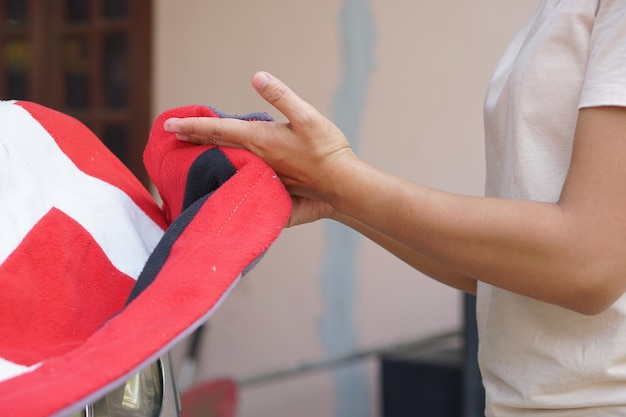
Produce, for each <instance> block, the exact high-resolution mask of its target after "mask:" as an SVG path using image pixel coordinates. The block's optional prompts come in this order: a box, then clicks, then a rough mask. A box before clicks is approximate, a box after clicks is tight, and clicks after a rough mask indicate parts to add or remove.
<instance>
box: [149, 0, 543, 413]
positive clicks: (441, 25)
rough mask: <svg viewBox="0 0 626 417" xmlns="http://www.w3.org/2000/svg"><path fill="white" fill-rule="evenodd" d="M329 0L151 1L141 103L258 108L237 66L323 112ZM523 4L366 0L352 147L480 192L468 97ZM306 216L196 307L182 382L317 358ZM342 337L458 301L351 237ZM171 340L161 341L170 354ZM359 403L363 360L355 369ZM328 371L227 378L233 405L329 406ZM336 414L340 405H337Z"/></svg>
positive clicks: (318, 312) (333, 19)
mask: <svg viewBox="0 0 626 417" xmlns="http://www.w3.org/2000/svg"><path fill="white" fill-rule="evenodd" d="M343 3H344V0H320V1H305V0H272V1H266V2H254V3H252V2H250V3H248V2H247V3H245V5H244V3H243V2H233V1H230V2H229V1H225V0H214V1H209V0H179V1H171V0H157V1H156V2H155V5H156V7H155V54H154V56H155V62H154V71H155V77H154V88H153V91H154V98H155V101H154V114H155V115H156V114H158V113H159V112H160V111H163V110H165V109H168V108H171V107H175V106H179V105H186V104H192V103H193V104H197V103H199V104H206V105H211V106H215V107H217V108H219V109H220V110H222V111H225V112H230V113H245V112H251V111H258V110H264V111H269V112H270V113H271V114H272V115H274V116H275V117H280V115H279V114H277V113H276V112H275V111H274V110H273V109H271V108H269V107H268V106H267V105H266V104H265V103H264V102H263V101H262V100H261V99H260V98H258V97H257V96H256V94H255V93H254V91H253V90H252V88H251V87H250V83H249V80H250V77H251V75H252V74H253V73H254V71H256V70H259V69H265V70H269V71H270V72H272V73H274V74H275V75H277V76H279V77H280V78H282V79H283V80H284V81H286V82H287V83H288V84H290V85H291V87H292V88H294V89H295V90H296V92H298V93H299V94H300V95H301V96H302V97H303V98H305V99H306V100H308V101H309V102H311V103H313V104H314V105H315V106H316V107H318V108H319V109H320V110H321V111H322V112H323V113H325V114H327V115H329V116H331V113H332V103H333V99H334V96H335V94H336V91H337V89H338V84H339V82H340V74H341V65H342V62H343V60H342V58H343V56H342V53H343V52H342V51H341V43H340V39H341V34H342V32H341V31H342V28H341V27H339V24H340V19H339V13H340V10H341V7H342V5H343ZM536 3H537V0H474V1H467V0H447V1H425V0H424V1H416V0H404V1H400V0H398V1H391V2H389V1H383V0H371V2H370V3H369V7H370V9H371V11H372V13H373V16H374V25H375V33H376V43H375V61H376V62H375V65H376V66H375V69H374V71H373V73H372V74H371V76H370V78H369V85H368V95H367V103H366V107H365V114H364V115H363V119H362V120H363V121H362V126H361V132H362V135H361V137H360V138H359V140H360V143H361V146H360V155H361V156H362V158H364V159H365V160H367V161H368V162H370V163H371V164H373V165H376V166H377V167H379V168H381V169H383V170H386V171H389V172H391V173H394V174H397V175H400V176H403V177H406V178H409V179H412V180H415V181H419V182H422V183H424V184H427V185H431V186H433V187H438V188H441V189H444V190H448V191H451V192H457V193H463V194H473V195H481V194H482V190H483V176H484V169H483V163H484V158H483V144H482V100H483V94H484V91H485V88H486V86H487V83H488V80H489V77H490V74H491V71H492V68H493V67H494V65H495V62H496V60H497V58H498V56H499V54H500V52H501V51H502V49H503V48H504V46H505V45H506V42H507V41H508V40H509V38H510V37H511V35H512V33H513V31H514V29H516V28H517V27H518V26H519V25H520V24H521V23H522V22H523V20H524V19H525V18H527V17H528V16H529V14H530V13H531V11H532V9H533V7H534V6H535V5H536ZM325 239H326V236H325V228H324V226H323V224H322V223H319V224H313V225H307V226H303V227H300V228H296V229H290V230H286V231H285V232H284V233H283V235H282V236H281V237H280V238H279V239H278V241H277V242H276V243H275V244H274V246H273V247H272V248H271V249H270V251H269V252H268V253H267V255H266V257H265V258H264V259H263V261H262V262H261V263H260V264H259V265H258V266H257V267H256V268H255V269H254V270H253V271H252V272H251V273H250V274H248V275H247V276H246V278H245V279H244V281H243V282H242V283H241V284H240V285H239V286H238V287H237V288H236V289H235V291H234V292H233V293H232V295H231V296H230V297H229V298H228V299H227V300H226V302H225V303H224V304H223V305H222V307H221V308H220V309H219V310H218V311H217V312H216V313H215V315H214V316H213V317H212V318H211V319H210V321H209V325H208V333H207V334H206V338H205V343H204V345H203V355H202V358H201V364H200V369H199V372H198V375H197V381H203V380H207V379H211V378H214V377H216V376H220V375H227V376H231V377H234V378H237V379H240V378H246V377H248V376H251V375H255V374H258V373H262V372H266V371H271V370H276V369H280V368H283V367H288V366H291V365H295V364H297V363H299V362H302V361H310V360H317V359H320V358H324V357H325V356H326V352H325V350H324V348H323V346H322V344H321V342H320V333H319V318H320V317H321V316H322V315H323V314H324V310H325V308H326V307H325V302H326V301H327V300H324V294H323V291H322V290H321V288H320V274H321V271H320V270H321V263H322V261H323V259H322V258H323V256H324V255H323V249H324V248H323V245H324V244H326V243H325V242H326V240H325ZM355 285H356V286H355V289H354V291H355V296H356V305H355V306H354V317H355V326H356V331H357V335H358V346H356V348H357V349H364V348H371V347H374V346H379V345H384V344H389V343H394V342H398V341H404V340H409V339H414V338H416V337H426V336H429V335H433V334H437V333H439V332H445V331H448V330H454V329H458V328H459V327H460V325H461V304H460V301H461V297H460V294H459V293H458V292H456V291H454V290H452V289H449V288H446V287H444V286H442V285H440V284H438V283H435V282H433V281H431V280H429V279H426V278H424V277H423V276H421V275H420V274H419V273H417V272H415V271H413V270H411V269H410V268H408V267H407V266H406V265H404V264H402V263H401V262H399V261H397V260H396V259H394V258H393V257H391V256H390V255H389V254H387V253H386V252H384V251H383V250H381V249H380V248H378V247H375V246H374V245H372V244H371V243H369V242H367V241H362V242H360V249H359V255H358V259H357V277H356V284H355ZM180 350H181V349H178V350H177V352H179V353H178V354H180ZM365 369H366V371H365V372H366V375H367V384H368V387H369V388H368V389H369V391H368V398H367V402H368V409H369V414H370V415H372V416H374V415H378V413H377V407H378V405H377V402H378V397H377V380H376V378H377V372H378V370H377V368H376V364H375V362H374V361H368V362H367V363H366V365H365ZM334 381H335V380H334V378H333V373H332V372H328V371H319V372H312V373H309V374H306V375H303V376H301V377H298V378H289V379H285V380H282V381H278V382H275V383H271V384H267V385H263V386H258V387H254V388H248V389H243V390H242V391H241V392H240V398H239V415H240V416H242V417H243V416H257V417H258V416H261V417H262V416H276V415H279V416H287V415H297V416H300V417H306V416H316V417H323V416H333V415H334V413H335V411H334V404H335V400H336V398H335V394H336V392H337V391H336V390H335V385H334ZM341 417H344V416H341Z"/></svg>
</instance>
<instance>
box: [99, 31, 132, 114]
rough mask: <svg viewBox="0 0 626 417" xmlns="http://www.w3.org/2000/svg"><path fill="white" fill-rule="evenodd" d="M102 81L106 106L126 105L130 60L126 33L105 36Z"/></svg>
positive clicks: (117, 106)
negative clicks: (128, 59)
mask: <svg viewBox="0 0 626 417" xmlns="http://www.w3.org/2000/svg"><path fill="white" fill-rule="evenodd" d="M103 54H104V56H103V57H102V64H103V66H104V68H103V69H104V71H103V72H102V77H103V79H102V83H103V88H104V97H105V99H104V102H105V105H106V107H114V108H119V107H124V106H125V105H126V103H127V97H128V91H127V90H128V62H127V59H126V34H125V33H115V34H111V35H106V36H105V37H104V48H103Z"/></svg>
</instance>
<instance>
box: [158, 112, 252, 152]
mask: <svg viewBox="0 0 626 417" xmlns="http://www.w3.org/2000/svg"><path fill="white" fill-rule="evenodd" d="M256 124H257V123H250V122H247V121H244V120H238V119H228V118H218V117H185V118H170V119H167V120H166V121H165V122H164V123H163V128H164V129H165V130H166V131H168V132H173V133H176V137H177V138H178V139H179V140H184V141H188V142H192V143H197V144H211V145H223V146H236V147H243V148H245V147H246V139H247V138H248V137H251V134H253V133H254V130H255V128H256V126H254V125H256ZM257 130H258V129H257Z"/></svg>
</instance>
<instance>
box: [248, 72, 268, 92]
mask: <svg viewBox="0 0 626 417" xmlns="http://www.w3.org/2000/svg"><path fill="white" fill-rule="evenodd" d="M271 79H272V76H271V75H269V74H268V73H267V72H265V71H260V72H257V73H256V74H254V77H253V78H252V85H253V86H254V88H255V89H256V90H257V91H262V90H263V89H264V88H265V86H266V85H267V84H268V83H269V82H270V80H271Z"/></svg>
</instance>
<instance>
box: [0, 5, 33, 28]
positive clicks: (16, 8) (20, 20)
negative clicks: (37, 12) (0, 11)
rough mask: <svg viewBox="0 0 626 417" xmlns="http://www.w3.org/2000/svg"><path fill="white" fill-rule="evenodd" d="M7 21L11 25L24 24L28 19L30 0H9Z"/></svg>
mask: <svg viewBox="0 0 626 417" xmlns="http://www.w3.org/2000/svg"><path fill="white" fill-rule="evenodd" d="M5 5H6V22H7V24H9V25H23V24H25V23H26V20H27V19H28V0H7V1H6V2H5Z"/></svg>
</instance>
